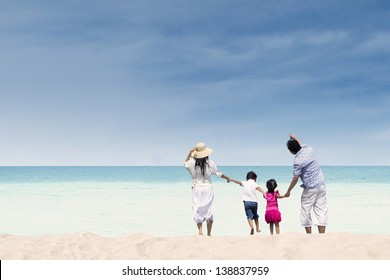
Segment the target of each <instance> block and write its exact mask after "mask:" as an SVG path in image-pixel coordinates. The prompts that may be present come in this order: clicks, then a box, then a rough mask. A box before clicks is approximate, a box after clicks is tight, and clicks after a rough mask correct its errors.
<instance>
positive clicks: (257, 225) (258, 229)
mask: <svg viewBox="0 0 390 280" xmlns="http://www.w3.org/2000/svg"><path fill="white" fill-rule="evenodd" d="M255 224H256V231H257V232H260V231H261V230H260V227H259V218H256V219H255Z"/></svg>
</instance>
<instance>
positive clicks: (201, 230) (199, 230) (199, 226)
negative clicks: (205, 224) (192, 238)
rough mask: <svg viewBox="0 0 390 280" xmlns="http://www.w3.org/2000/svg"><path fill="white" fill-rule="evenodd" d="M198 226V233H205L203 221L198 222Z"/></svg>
mask: <svg viewBox="0 0 390 280" xmlns="http://www.w3.org/2000/svg"><path fill="white" fill-rule="evenodd" d="M196 225H197V226H198V234H199V235H203V228H202V223H199V224H196Z"/></svg>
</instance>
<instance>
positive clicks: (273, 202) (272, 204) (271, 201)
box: [263, 191, 279, 211]
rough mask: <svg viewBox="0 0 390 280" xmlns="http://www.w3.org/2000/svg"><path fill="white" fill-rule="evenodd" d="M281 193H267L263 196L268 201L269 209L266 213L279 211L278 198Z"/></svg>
mask: <svg viewBox="0 0 390 280" xmlns="http://www.w3.org/2000/svg"><path fill="white" fill-rule="evenodd" d="M277 195H279V191H274V192H273V193H270V192H266V193H264V194H263V197H264V198H265V199H266V200H267V208H266V209H265V211H269V210H277V209H278V198H277V197H276V196H277Z"/></svg>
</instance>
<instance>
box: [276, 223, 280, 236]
mask: <svg viewBox="0 0 390 280" xmlns="http://www.w3.org/2000/svg"><path fill="white" fill-rule="evenodd" d="M275 229H276V234H279V233H280V228H279V223H275Z"/></svg>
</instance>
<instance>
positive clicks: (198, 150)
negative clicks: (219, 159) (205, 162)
mask: <svg viewBox="0 0 390 280" xmlns="http://www.w3.org/2000/svg"><path fill="white" fill-rule="evenodd" d="M212 152H213V149H210V148H208V147H206V144H205V143H202V142H201V143H198V144H196V146H195V151H193V152H192V157H193V158H205V157H208V156H209V155H210V154H211V153H212Z"/></svg>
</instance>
